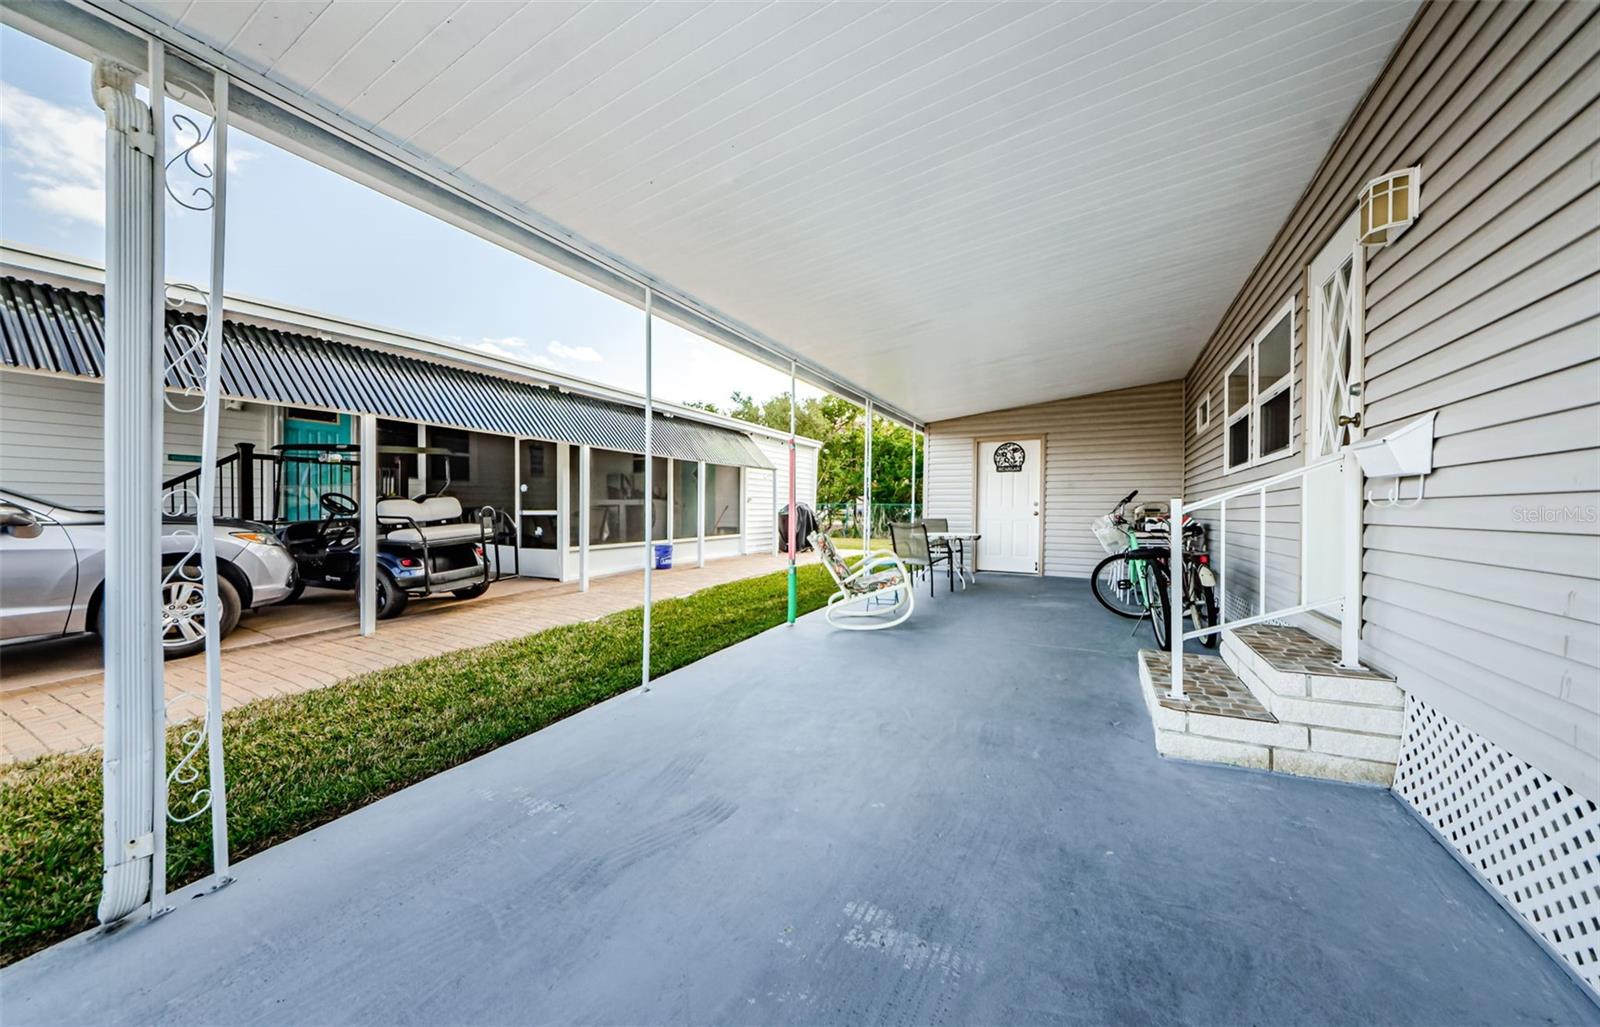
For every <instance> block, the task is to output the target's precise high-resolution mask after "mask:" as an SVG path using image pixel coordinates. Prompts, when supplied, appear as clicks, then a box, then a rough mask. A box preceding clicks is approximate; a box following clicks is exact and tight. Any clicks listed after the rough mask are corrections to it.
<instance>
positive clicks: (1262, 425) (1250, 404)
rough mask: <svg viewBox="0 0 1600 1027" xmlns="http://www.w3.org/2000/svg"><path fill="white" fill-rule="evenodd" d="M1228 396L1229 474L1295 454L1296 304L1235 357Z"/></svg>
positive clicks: (1224, 464) (1225, 412) (1226, 443)
mask: <svg viewBox="0 0 1600 1027" xmlns="http://www.w3.org/2000/svg"><path fill="white" fill-rule="evenodd" d="M1222 392H1223V396H1222V400H1223V415H1224V417H1225V419H1226V423H1227V427H1226V430H1225V431H1224V433H1223V436H1224V437H1223V454H1222V468H1223V470H1224V471H1236V470H1238V469H1240V468H1242V467H1249V466H1251V465H1253V464H1258V463H1265V462H1267V461H1270V460H1276V459H1278V458H1279V457H1283V456H1288V455H1289V454H1290V453H1291V452H1293V451H1294V303H1293V301H1290V302H1289V303H1286V304H1284V306H1283V308H1282V309H1281V310H1279V311H1278V313H1277V314H1276V315H1275V316H1274V317H1273V318H1272V320H1271V321H1270V322H1268V324H1267V326H1266V327H1265V328H1263V329H1262V330H1261V332H1260V333H1259V334H1258V335H1257V336H1256V337H1255V338H1254V339H1252V340H1251V342H1250V345H1249V346H1248V347H1246V348H1245V349H1244V350H1243V351H1242V352H1241V353H1240V354H1239V355H1238V356H1237V357H1236V358H1234V361H1233V363H1232V364H1230V365H1229V366H1228V372H1227V374H1226V376H1225V377H1224V379H1223V388H1222ZM1196 416H1197V417H1198V412H1197V414H1196Z"/></svg>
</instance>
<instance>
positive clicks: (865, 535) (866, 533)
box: [861, 399, 872, 556]
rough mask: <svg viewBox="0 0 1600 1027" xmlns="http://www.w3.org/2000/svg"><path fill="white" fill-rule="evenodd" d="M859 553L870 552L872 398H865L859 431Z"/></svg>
mask: <svg viewBox="0 0 1600 1027" xmlns="http://www.w3.org/2000/svg"><path fill="white" fill-rule="evenodd" d="M861 435H862V438H863V440H864V448H863V450H862V454H861V553H862V555H863V556H864V555H866V554H867V553H870V552H872V400H870V399H869V400H867V412H866V428H865V430H863V431H862V433H861Z"/></svg>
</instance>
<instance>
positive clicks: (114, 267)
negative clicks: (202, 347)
mask: <svg viewBox="0 0 1600 1027" xmlns="http://www.w3.org/2000/svg"><path fill="white" fill-rule="evenodd" d="M158 51H159V47H155V46H152V48H151V55H152V58H153V60H155V61H159V53H158ZM161 73H162V69H161V67H160V65H159V63H158V64H157V65H156V66H155V67H154V68H152V76H153V78H154V81H155V84H156V88H155V89H154V90H153V91H152V97H157V96H160V95H161V88H162V87H161V85H160V82H161ZM134 81H135V73H134V71H133V70H132V69H130V68H127V67H125V66H123V65H120V64H116V63H114V62H111V61H108V60H104V59H101V60H98V61H96V62H95V65H94V85H93V88H94V99H95V103H96V104H98V105H99V107H100V109H101V110H103V111H105V115H106V135H105V146H106V285H105V304H106V327H105V331H106V385H105V424H106V428H107V431H106V433H105V467H106V471H105V474H106V554H105V561H106V570H105V575H106V578H105V599H104V603H105V606H104V610H105V612H104V615H103V616H104V634H103V639H104V646H105V746H104V750H103V754H102V758H101V767H102V784H103V787H104V791H105V816H104V831H103V843H104V856H105V862H104V870H103V872H102V875H101V893H100V904H99V909H98V915H99V919H100V922H101V923H111V922H113V921H116V920H120V919H122V918H123V917H125V916H127V915H128V914H130V913H132V912H134V911H135V910H137V909H138V908H139V906H140V905H141V904H143V903H144V902H145V901H146V900H147V899H149V900H151V906H150V908H151V909H152V911H155V910H158V909H159V908H160V905H161V902H162V900H163V896H162V894H161V893H162V892H164V882H163V881H157V880H156V878H158V877H160V876H161V871H160V869H159V867H160V864H161V857H162V849H163V847H164V841H165V832H164V826H165V819H166V811H165V808H164V806H163V804H162V801H161V800H162V797H164V796H165V794H166V758H165V752H166V741H165V738H166V736H165V701H166V697H165V694H164V692H163V685H162V665H161V632H160V621H161V617H160V610H159V609H157V607H156V605H155V604H156V599H157V596H158V595H159V594H160V589H161V563H160V560H161V545H160V537H161V512H160V497H159V491H158V474H159V467H160V465H159V464H157V463H156V462H155V457H156V453H157V451H158V447H159V446H160V444H161V425H162V416H161V409H162V402H163V400H162V397H161V385H162V382H161V370H162V366H163V365H162V356H161V346H160V345H159V339H158V337H157V335H156V332H155V326H156V325H157V324H158V323H162V324H164V320H165V310H164V306H163V303H161V302H157V298H156V297H157V293H158V290H160V288H161V279H160V277H159V276H158V275H157V274H156V268H157V267H159V266H160V254H161V247H160V239H159V237H158V236H157V231H158V230H157V227H156V226H157V224H158V223H159V219H158V218H157V216H156V214H157V212H158V211H160V210H161V207H160V205H159V204H158V203H157V202H156V197H157V196H159V195H161V186H160V185H159V183H158V180H159V178H160V176H159V174H158V173H157V169H158V168H160V167H161V163H160V153H159V135H158V133H157V132H156V131H155V123H154V121H153V119H152V112H151V109H150V108H149V107H147V106H145V104H143V103H141V102H140V101H139V100H138V98H137V97H136V96H135V95H134ZM158 319H160V320H159V321H158ZM158 783H159V784H158Z"/></svg>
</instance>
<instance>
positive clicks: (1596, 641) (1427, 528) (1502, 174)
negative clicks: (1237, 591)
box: [1185, 4, 1600, 797]
mask: <svg viewBox="0 0 1600 1027" xmlns="http://www.w3.org/2000/svg"><path fill="white" fill-rule="evenodd" d="M1595 10H1596V9H1595V8H1594V7H1592V6H1585V5H1580V4H1562V5H1555V4H1497V5H1447V4H1430V5H1429V6H1427V7H1425V8H1424V9H1423V10H1422V11H1421V12H1420V13H1419V15H1418V19H1417V22H1416V23H1415V24H1414V26H1413V28H1412V30H1411V31H1410V32H1409V33H1408V34H1407V36H1406V37H1405V39H1403V40H1402V42H1401V44H1400V48H1399V51H1398V52H1397V55H1396V59H1395V60H1394V61H1393V62H1391V64H1390V65H1389V66H1388V67H1387V68H1386V69H1385V71H1384V73H1383V74H1382V75H1381V76H1380V78H1379V80H1378V82H1377V83H1376V84H1375V85H1374V87H1373V89H1372V92H1371V93H1370V94H1369V96H1368V97H1367V98H1366V100H1365V101H1364V102H1363V103H1362V105H1361V106H1360V107H1359V108H1358V109H1357V111H1356V113H1355V114H1354V115H1353V116H1352V119H1351V121H1350V123H1349V124H1348V125H1347V126H1346V128H1345V130H1344V132H1343V133H1342V134H1341V136H1340V138H1339V140H1338V141H1337V143H1336V144H1335V146H1334V148H1333V150H1332V151H1331V152H1330V154H1329V156H1328V158H1327V161H1326V162H1325V163H1324V165H1323V167H1322V168H1321V169H1320V170H1319V172H1318V174H1317V176H1316V177H1315V179H1314V180H1313V181H1312V183H1311V185H1310V186H1309V187H1308V189H1307V192H1306V194H1305V195H1304V197H1302V200H1301V202H1300V203H1299V204H1298V205H1297V207H1296V208H1295V210H1294V212H1293V213H1292V214H1291V215H1290V217H1289V219H1288V221H1287V222H1286V224H1285V226H1284V228H1283V229H1282V231H1281V232H1280V234H1279V236H1278V238H1277V240H1276V241H1275V242H1274V244H1273V246H1272V247H1271V248H1270V249H1269V251H1268V253H1267V254H1266V256H1265V257H1263V258H1262V261H1261V263H1260V264H1259V265H1258V266H1257V268H1256V270H1255V272H1254V273H1253V274H1252V276H1251V277H1250V279H1249V280H1248V281H1247V282H1246V283H1245V285H1244V287H1243V288H1242V289H1241V291H1240V293H1239V296H1238V297H1237V298H1236V300H1235V301H1234V304H1233V305H1232V307H1230V309H1229V311H1228V313H1227V314H1226V315H1225V316H1224V318H1223V321H1222V323H1221V325H1220V327H1219V328H1218V330H1217V333H1216V335H1214V336H1213V337H1212V339H1211V340H1210V341H1209V343H1208V344H1207V346H1206V348H1205V350H1204V351H1203V352H1202V354H1201V356H1200V358H1199V359H1198V360H1197V362H1196V364H1195V367H1194V369H1193V370H1192V371H1191V372H1190V375H1189V378H1188V388H1189V407H1190V419H1189V421H1188V439H1187V442H1186V447H1185V449H1186V454H1187V464H1186V469H1185V485H1186V490H1187V493H1186V494H1187V495H1188V496H1189V498H1191V499H1194V498H1199V497H1203V496H1205V495H1207V494H1211V493H1214V492H1217V491H1220V490H1221V489H1222V488H1225V487H1230V486H1232V485H1233V484H1235V483H1236V482H1239V481H1244V480H1247V479H1246V478H1245V477H1243V476H1240V475H1228V476H1227V477H1226V478H1224V477H1222V476H1221V473H1220V470H1221V461H1222V456H1221V449H1220V439H1221V435H1220V416H1219V415H1220V410H1221V407H1220V402H1219V401H1220V387H1221V378H1222V375H1223V373H1224V369H1225V367H1226V364H1227V362H1228V361H1229V360H1231V359H1232V357H1233V355H1234V354H1235V353H1237V352H1238V350H1239V348H1240V347H1241V346H1242V345H1244V344H1245V343H1246V342H1248V340H1249V338H1250V337H1251V336H1252V335H1253V334H1254V332H1255V331H1256V330H1257V329H1258V328H1259V326H1260V325H1261V324H1262V323H1264V322H1265V320H1266V319H1267V318H1268V317H1270V315H1271V313H1272V311H1273V310H1274V309H1275V308H1276V307H1277V306H1278V305H1280V304H1282V302H1283V301H1284V297H1285V295H1286V294H1287V293H1289V292H1292V293H1293V294H1294V296H1295V303H1296V309H1297V311H1299V312H1301V314H1303V313H1304V310H1305V302H1306V300H1305V282H1304V277H1305V270H1306V267H1307V265H1308V264H1309V263H1310V262H1311V260H1312V259H1314V258H1315V257H1316V255H1317V254H1318V253H1319V252H1320V251H1321V249H1322V246H1323V245H1324V243H1325V242H1326V241H1327V239H1328V238H1329V237H1330V236H1331V233H1332V232H1333V230H1334V228H1335V227H1336V226H1337V225H1338V224H1339V223H1340V222H1342V221H1343V219H1344V218H1345V217H1347V216H1348V214H1349V212H1350V211H1351V210H1352V209H1353V207H1354V204H1355V199H1356V196H1357V194H1358V192H1359V190H1360V188H1361V186H1362V184H1364V183H1365V181H1366V180H1367V179H1369V178H1371V177H1374V176H1376V175H1378V174H1382V173H1384V172H1387V171H1391V170H1394V169H1396V168H1400V167H1405V166H1408V165H1411V164H1420V165H1421V166H1422V196H1423V200H1422V213H1421V216H1420V218H1419V219H1418V221H1417V222H1416V224H1414V225H1413V226H1412V227H1411V228H1410V229H1409V230H1407V231H1406V232H1405V234H1403V235H1402V236H1401V237H1400V238H1399V239H1398V240H1396V241H1395V242H1394V243H1392V244H1391V245H1389V246H1387V247H1384V248H1382V249H1377V250H1370V251H1369V252H1368V255H1367V276H1366V302H1367V311H1366V345H1365V363H1364V372H1365V382H1366V384H1365V409H1364V419H1365V422H1366V430H1367V433H1368V437H1373V436H1377V435H1382V434H1384V433H1386V432H1388V431H1391V430H1393V429H1394V428H1396V427H1398V426H1400V425H1401V424H1403V423H1405V422H1406V421H1407V420H1409V419H1411V418H1413V417H1416V416H1419V415H1421V414H1425V413H1428V412H1430V411H1437V412H1438V418H1437V422H1436V432H1437V441H1436V443H1435V446H1434V461H1435V467H1436V470H1435V472H1434V473H1433V474H1432V475H1430V476H1429V478H1428V479H1427V484H1426V498H1425V499H1424V500H1423V502H1422V503H1420V504H1418V505H1416V506H1414V507H1406V508H1398V509H1391V508H1384V507H1378V506H1372V505H1369V506H1368V507H1367V510H1366V515H1365V525H1366V526H1365V533H1364V543H1365V552H1364V558H1363V568H1364V578H1363V588H1362V591H1363V617H1364V629H1363V638H1362V654H1363V658H1364V659H1366V660H1367V661H1368V662H1370V663H1372V664H1374V665H1375V666H1378V667H1380V668H1382V669H1384V670H1387V671H1389V672H1391V673H1394V674H1396V675H1397V677H1398V678H1399V681H1400V684H1401V685H1402V687H1404V688H1406V689H1407V690H1408V691H1412V692H1415V693H1416V694H1417V695H1418V696H1420V697H1421V698H1423V699H1424V700H1426V701H1427V702H1429V703H1430V704H1432V705H1434V706H1435V707H1437V708H1438V709H1440V710H1441V711H1442V712H1444V713H1446V714H1447V715H1448V716H1450V717H1452V718H1455V719H1457V720H1459V721H1460V722H1461V723H1462V724H1464V725H1465V726H1467V727H1470V728H1471V729H1473V730H1474V731H1476V732H1478V733H1479V734H1481V735H1483V736H1485V737H1486V738H1488V739H1489V740H1491V741H1493V742H1495V743H1497V744H1499V745H1501V746H1503V747H1505V748H1506V749H1508V750H1510V751H1511V752H1512V753H1514V754H1515V755H1516V756H1518V757H1520V758H1522V759H1523V760H1526V761H1527V762H1529V763H1532V764H1533V765H1534V766H1536V767H1538V768H1539V769H1541V770H1543V771H1545V772H1546V773H1549V774H1551V775H1552V776H1554V777H1556V778H1557V779H1558V780H1560V781H1562V782H1563V783H1565V784H1567V785H1569V786H1570V787H1572V788H1574V789H1575V790H1577V791H1579V792H1580V793H1582V794H1585V795H1588V796H1591V797H1593V796H1600V771H1597V767H1600V538H1597V535H1600V518H1597V516H1596V511H1597V508H1600V232H1597V226H1600V190H1597V189H1596V185H1597V183H1596V168H1597V161H1600V57H1597V56H1596V55H1597V54H1600V18H1597V17H1596V16H1595ZM1299 328H1300V330H1301V332H1302V333H1303V323H1302V325H1300V326H1299ZM1298 341H1299V340H1297V342H1298ZM1303 358H1304V353H1303V350H1301V349H1299V348H1298V347H1297V351H1296V360H1297V367H1296V375H1297V381H1298V380H1300V378H1301V377H1302V376H1303ZM1205 389H1209V390H1211V391H1212V392H1213V404H1214V407H1215V410H1216V412H1217V413H1216V414H1214V418H1213V424H1212V427H1211V429H1210V430H1209V431H1208V432H1205V433H1203V434H1201V435H1196V433H1195V431H1194V424H1193V417H1192V413H1193V403H1194V399H1195V398H1196V397H1198V395H1199V394H1200V392H1201V391H1202V390H1205ZM1296 402H1297V405H1298V406H1299V407H1300V408H1301V409H1300V411H1299V413H1301V414H1303V413H1304V403H1305V395H1304V390H1301V392H1300V394H1299V396H1298V397H1297V401H1296ZM1296 429H1297V436H1299V437H1300V440H1301V442H1302V443H1303V433H1302V432H1301V431H1300V426H1299V424H1298V423H1297V425H1296ZM1299 461H1300V458H1296V459H1295V460H1294V461H1291V462H1287V463H1284V464H1281V465H1276V466H1271V467H1268V468H1264V469H1263V470H1262V472H1261V473H1267V472H1268V471H1275V470H1277V469H1279V468H1280V467H1289V466H1293V465H1294V464H1295V463H1298V462H1299ZM1407 494H1408V495H1409V494H1412V493H1411V492H1410V491H1408V493H1407ZM1229 516H1230V525H1229V528H1230V532H1229V534H1230V546H1231V545H1232V541H1231V539H1232V537H1233V536H1234V531H1233V525H1232V523H1231V520H1232V516H1233V513H1232V510H1231V509H1230V515H1229ZM1289 527H1291V529H1292V530H1293V531H1295V532H1297V530H1298V526H1297V524H1292V525H1289ZM1232 562H1233V561H1232V556H1231V554H1230V563H1232ZM1271 587H1272V586H1271V585H1270V584H1269V588H1271ZM1231 605H1232V603H1231V602H1230V606H1231Z"/></svg>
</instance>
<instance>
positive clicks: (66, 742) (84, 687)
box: [0, 553, 787, 762]
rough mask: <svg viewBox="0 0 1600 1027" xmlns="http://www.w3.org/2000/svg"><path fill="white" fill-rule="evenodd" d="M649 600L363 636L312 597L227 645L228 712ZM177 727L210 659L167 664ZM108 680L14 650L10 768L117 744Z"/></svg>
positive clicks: (86, 652)
mask: <svg viewBox="0 0 1600 1027" xmlns="http://www.w3.org/2000/svg"><path fill="white" fill-rule="evenodd" d="M786 566H787V563H786V562H785V560H784V558H783V557H782V556H779V555H777V554H773V553H764V554H759V555H753V556H738V557H728V558H726V559H721V560H711V561H708V562H707V563H706V565H705V566H704V567H693V566H689V567H680V568H676V569H674V570H670V571H657V572H656V573H655V574H654V575H653V579H654V580H653V585H654V589H655V595H656V597H657V598H659V599H666V598H669V597H672V596H683V595H688V594H689V593H691V592H698V591H699V590H700V589H702V588H706V587H708V586H711V585H718V584H724V583H726V582H729V581H737V580H739V579H741V578H748V577H753V576H755V575H758V574H771V573H774V572H776V571H779V570H782V569H783V568H784V567H786ZM643 600H644V571H642V570H640V571H637V572H634V573H628V574H611V575H607V576H606V577H603V578H595V579H593V580H592V581H590V583H589V591H587V592H579V591H578V586H577V585H576V584H575V583H567V584H562V583H560V582H557V581H543V580H537V579H532V578H523V579H518V580H509V581H502V582H499V583H497V584H496V585H495V586H494V587H493V588H492V589H491V590H490V592H489V594H488V595H487V596H485V597H483V598H482V599H474V600H471V601H466V602H463V601H461V600H458V599H453V598H451V597H450V596H448V595H443V596H432V597H429V598H427V599H413V600H412V601H411V604H410V605H409V606H408V607H407V608H406V611H405V613H403V614H401V615H400V616H399V617H397V618H395V619H394V620H386V621H380V622H379V623H378V632H377V634H376V635H373V636H371V637H367V638H363V637H362V636H361V635H360V633H359V632H358V630H357V624H356V607H355V603H354V602H353V601H352V599H351V597H350V595H349V593H341V592H327V591H324V590H321V589H315V590H308V592H307V596H306V598H305V599H304V600H302V601H301V602H300V603H297V604H295V605H293V606H285V607H271V606H268V607H264V608H262V609H261V610H258V611H256V612H254V613H252V614H250V615H249V616H248V617H246V618H245V619H244V620H243V621H241V622H240V623H241V626H240V628H239V629H238V630H235V631H234V633H233V634H232V635H230V636H228V638H227V639H226V640H225V641H224V642H223V645H222V708H223V709H224V710H231V709H233V708H234V707H235V706H240V705H243V704H244V703H248V702H254V701H255V700H257V699H266V698H270V697H272V696H277V695H292V694H294V693H296V692H305V691H309V690H311V689H313V688H323V687H326V686H328V685H331V684H334V683H335V682H338V681H343V680H344V679H345V678H348V677H352V676H354V675H356V674H363V673H366V672H367V671H372V670H380V669H382V668H384V667H392V666H395V665H396V664H400V663H410V662H412V661H415V660H420V659H423V658H424V657H427V656H437V655H439V654H440V653H447V652H452V651H454V650H457V649H467V648H471V647H472V646H479V645H488V644H489V643H491V642H502V641H505V640H506V639H509V638H520V637H521V636H523V635H528V634H532V633H533V632H535V631H543V630H544V629H545V628H551V627H555V626H556V625H558V624H572V623H576V622H578V621H585V620H594V619H595V618H597V617H603V616H605V615H606V614H608V613H616V612H617V611H618V610H626V609H631V608H632V607H635V606H638V605H639V604H640V603H641V602H643ZM164 669H165V681H164V683H165V685H166V690H167V700H168V702H169V703H170V704H171V705H170V707H169V709H170V714H169V716H170V718H171V719H172V720H179V719H186V718H188V717H198V716H201V715H202V714H204V712H205V703H204V700H203V699H202V698H201V697H203V696H204V695H205V691H206V667H205V657H204V656H191V657H188V658H187V659H183V660H173V661H171V662H169V663H167V664H166V665H165V668H164ZM104 682H105V679H104V677H103V676H102V675H101V672H100V640H99V639H98V638H97V637H94V636H80V637H77V638H73V639H63V640H60V641H56V642H50V643H45V644H43V645H35V646H21V647H18V648H16V649H8V650H7V651H6V655H5V665H4V671H3V672H0V762H3V761H8V760H19V759H28V758H30V757H33V756H41V755H43V754H45V753H51V752H73V751H77V750H81V749H88V748H93V747H96V746H98V745H100V743H101V740H102V738H103V737H104V735H105V729H104V728H103V727H102V726H101V725H102V722H103V721H104V719H105V689H104Z"/></svg>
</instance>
